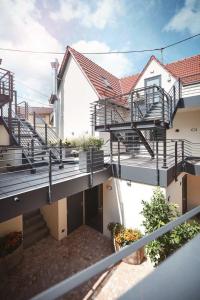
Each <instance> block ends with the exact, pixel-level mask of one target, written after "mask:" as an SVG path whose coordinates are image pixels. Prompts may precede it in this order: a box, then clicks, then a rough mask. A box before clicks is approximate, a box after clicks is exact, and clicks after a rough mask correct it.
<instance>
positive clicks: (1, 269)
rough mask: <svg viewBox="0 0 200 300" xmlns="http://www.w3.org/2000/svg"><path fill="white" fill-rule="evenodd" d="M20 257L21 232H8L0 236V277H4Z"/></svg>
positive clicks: (21, 249) (19, 260) (21, 255)
mask: <svg viewBox="0 0 200 300" xmlns="http://www.w3.org/2000/svg"><path fill="white" fill-rule="evenodd" d="M22 258H23V245H22V232H10V233H9V234H7V235H5V236H3V237H1V238H0V278H4V277H5V275H6V274H7V273H8V271H10V270H11V269H13V268H14V267H15V266H17V265H18V264H19V263H20V262H21V260H22Z"/></svg>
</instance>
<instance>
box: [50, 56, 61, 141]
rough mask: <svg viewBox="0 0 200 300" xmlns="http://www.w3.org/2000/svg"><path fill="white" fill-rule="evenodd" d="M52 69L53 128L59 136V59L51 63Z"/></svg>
mask: <svg viewBox="0 0 200 300" xmlns="http://www.w3.org/2000/svg"><path fill="white" fill-rule="evenodd" d="M51 67H52V71H53V72H52V74H53V76H52V78H53V83H52V95H51V99H52V100H51V104H53V126H54V127H55V130H56V133H57V135H59V114H60V109H59V103H58V95H57V94H58V89H57V79H58V68H59V63H58V60H57V58H55V61H53V62H51Z"/></svg>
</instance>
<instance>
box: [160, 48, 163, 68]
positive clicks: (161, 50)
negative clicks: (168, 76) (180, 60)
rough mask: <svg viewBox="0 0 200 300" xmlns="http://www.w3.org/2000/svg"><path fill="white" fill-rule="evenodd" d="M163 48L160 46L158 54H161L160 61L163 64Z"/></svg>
mask: <svg viewBox="0 0 200 300" xmlns="http://www.w3.org/2000/svg"><path fill="white" fill-rule="evenodd" d="M163 50H164V48H160V54H161V62H162V64H164V55H163Z"/></svg>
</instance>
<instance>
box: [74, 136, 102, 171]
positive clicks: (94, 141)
mask: <svg viewBox="0 0 200 300" xmlns="http://www.w3.org/2000/svg"><path fill="white" fill-rule="evenodd" d="M77 145H78V147H79V150H80V152H79V170H80V171H81V172H87V173H88V172H90V171H91V167H92V170H93V171H97V170H100V169H102V168H103V166H104V152H103V150H101V147H102V145H103V139H99V138H95V137H87V138H85V137H83V138H81V139H80V140H79V141H78V143H77Z"/></svg>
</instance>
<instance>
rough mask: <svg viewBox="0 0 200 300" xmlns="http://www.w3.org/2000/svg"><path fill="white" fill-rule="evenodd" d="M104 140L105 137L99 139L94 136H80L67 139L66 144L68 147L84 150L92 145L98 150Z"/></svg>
mask: <svg viewBox="0 0 200 300" xmlns="http://www.w3.org/2000/svg"><path fill="white" fill-rule="evenodd" d="M103 143H104V141H103V139H99V138H96V137H93V136H90V137H84V136H83V137H80V138H74V139H72V140H67V139H66V140H65V142H64V144H65V145H66V146H67V147H72V148H78V149H80V150H83V151H87V150H89V149H90V148H91V147H92V148H95V149H96V150H100V149H101V147H102V145H103Z"/></svg>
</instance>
